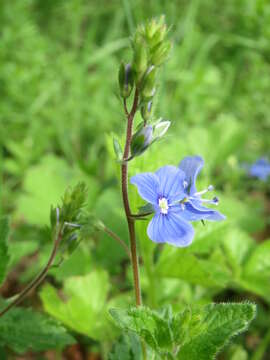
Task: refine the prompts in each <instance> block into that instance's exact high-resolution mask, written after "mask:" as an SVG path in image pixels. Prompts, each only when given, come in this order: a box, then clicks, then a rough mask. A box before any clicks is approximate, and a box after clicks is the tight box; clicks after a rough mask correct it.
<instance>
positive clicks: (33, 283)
mask: <svg viewBox="0 0 270 360" xmlns="http://www.w3.org/2000/svg"><path fill="white" fill-rule="evenodd" d="M61 240H62V228H60V230H59V232H58V234H57V237H56V239H55V241H54V245H53V248H52V252H51V255H50V257H49V260H48V262H47V264H46V266H45V267H44V269H43V270H42V271H41V272H40V274H39V275H38V276H37V277H36V278H35V279H34V280H32V281H31V282H30V284H28V285H27V286H26V288H25V289H24V290H23V291H22V292H21V293H20V294H19V295H18V296H17V297H16V298H15V299H14V300H13V301H12V302H11V303H10V304H8V305H7V306H6V307H5V308H4V309H3V310H1V311H0V317H1V316H3V315H4V314H6V313H7V312H8V311H9V310H10V309H11V308H13V307H14V306H16V305H18V304H19V303H20V302H21V301H22V300H23V299H24V298H25V297H26V295H27V294H28V293H29V292H30V291H31V290H33V289H35V288H36V287H37V286H38V285H39V284H40V283H41V282H42V281H43V280H44V279H45V277H46V275H47V273H48V271H49V270H50V267H51V265H52V264H53V261H54V259H55V256H56V253H57V250H58V247H59V245H60V242H61Z"/></svg>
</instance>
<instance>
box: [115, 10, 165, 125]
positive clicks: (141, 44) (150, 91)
mask: <svg viewBox="0 0 270 360" xmlns="http://www.w3.org/2000/svg"><path fill="white" fill-rule="evenodd" d="M167 33H168V28H167V26H166V24H165V19H164V16H161V17H160V18H154V19H151V20H149V21H148V22H147V23H146V24H145V25H140V26H139V27H138V28H137V30H136V32H135V34H134V36H133V38H132V49H133V60H132V64H131V65H130V64H127V65H124V64H121V66H120V70H119V86H120V95H121V96H122V97H123V98H124V99H126V98H128V97H129V96H130V94H131V92H132V89H133V87H134V85H135V86H136V88H137V89H138V90H139V96H140V107H141V116H142V118H143V119H144V121H145V122H146V121H148V120H149V119H150V118H151V117H152V101H153V97H154V95H155V93H156V87H157V73H158V68H159V67H160V66H161V65H163V64H164V62H165V61H166V60H167V58H168V55H169V52H170V50H171V42H170V41H168V40H167Z"/></svg>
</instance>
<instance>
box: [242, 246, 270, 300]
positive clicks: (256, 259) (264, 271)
mask: <svg viewBox="0 0 270 360" xmlns="http://www.w3.org/2000/svg"><path fill="white" fill-rule="evenodd" d="M269 259H270V240H267V241H264V242H263V243H262V244H260V245H257V246H256V247H255V248H254V250H253V251H252V252H251V254H250V256H249V257H248V258H247V259H246V261H245V262H244V267H243V270H242V276H241V279H240V284H241V285H242V287H243V288H245V289H247V290H249V291H252V292H255V293H256V294H259V295H261V296H263V297H264V299H265V300H267V301H268V302H270V283H269V276H270V260H269Z"/></svg>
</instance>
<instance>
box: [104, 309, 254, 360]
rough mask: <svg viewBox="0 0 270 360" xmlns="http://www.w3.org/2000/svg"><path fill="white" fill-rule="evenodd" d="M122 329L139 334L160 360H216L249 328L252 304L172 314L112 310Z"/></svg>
mask: <svg viewBox="0 0 270 360" xmlns="http://www.w3.org/2000/svg"><path fill="white" fill-rule="evenodd" d="M110 313H111V315H112V317H113V319H114V320H115V322H116V324H118V326H120V327H121V328H122V329H123V330H131V331H134V332H135V333H137V334H138V335H139V336H140V337H141V338H142V339H143V340H144V341H145V342H146V343H147V344H148V345H149V346H150V347H151V348H152V349H153V350H154V352H155V353H156V354H158V355H159V356H160V358H161V359H164V358H166V359H181V360H182V359H198V358H200V359H205V360H209V359H214V356H215V354H216V353H217V352H218V351H219V350H220V348H221V347H223V346H224V344H225V343H226V342H228V340H229V338H230V337H231V336H234V335H236V334H238V333H239V332H242V331H244V330H246V329H247V326H248V324H249V322H250V321H251V320H252V319H253V317H254V315H255V306H254V305H251V304H232V303H231V304H210V305H206V306H203V307H199V308H195V309H192V308H187V309H185V310H184V311H183V312H181V313H178V314H176V315H173V314H172V312H171V309H170V308H168V309H165V310H164V311H163V312H161V313H158V312H155V311H152V310H150V309H148V308H139V309H138V308H133V309H130V310H117V309H112V310H111V311H110Z"/></svg>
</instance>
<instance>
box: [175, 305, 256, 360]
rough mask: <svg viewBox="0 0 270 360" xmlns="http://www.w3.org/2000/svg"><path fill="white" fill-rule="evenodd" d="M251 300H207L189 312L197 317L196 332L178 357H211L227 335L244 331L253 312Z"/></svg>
mask: <svg viewBox="0 0 270 360" xmlns="http://www.w3.org/2000/svg"><path fill="white" fill-rule="evenodd" d="M255 312H256V307H255V305H253V304H248V303H243V304H241V303H240V304H229V303H228V304H209V305H206V306H204V307H201V308H198V309H197V310H195V311H194V312H193V313H192V318H191V321H192V319H194V318H195V319H197V320H199V323H197V324H196V332H195V333H193V334H192V330H193V326H190V327H189V340H186V341H185V343H184V344H183V345H182V346H181V347H180V351H179V354H178V357H177V359H179V360H197V359H200V360H212V359H214V358H215V355H216V354H217V353H218V352H219V351H220V350H221V349H222V348H223V346H224V345H225V344H226V343H227V342H228V341H229V339H230V338H231V337H233V336H235V335H237V334H239V333H240V332H242V331H245V330H246V329H247V327H248V325H249V323H250V322H251V321H252V319H253V318H254V316H255Z"/></svg>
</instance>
